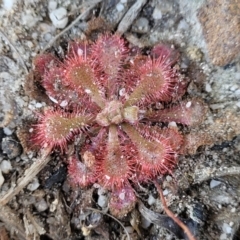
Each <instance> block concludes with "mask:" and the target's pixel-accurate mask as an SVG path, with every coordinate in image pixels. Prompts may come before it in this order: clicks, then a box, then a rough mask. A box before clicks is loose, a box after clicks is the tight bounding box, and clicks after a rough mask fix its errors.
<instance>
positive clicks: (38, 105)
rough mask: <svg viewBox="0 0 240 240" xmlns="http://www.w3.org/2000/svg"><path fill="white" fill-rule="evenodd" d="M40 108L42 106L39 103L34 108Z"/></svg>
mask: <svg viewBox="0 0 240 240" xmlns="http://www.w3.org/2000/svg"><path fill="white" fill-rule="evenodd" d="M42 106H43V105H42V104H41V103H39V102H38V103H36V105H35V107H36V108H41V107H42Z"/></svg>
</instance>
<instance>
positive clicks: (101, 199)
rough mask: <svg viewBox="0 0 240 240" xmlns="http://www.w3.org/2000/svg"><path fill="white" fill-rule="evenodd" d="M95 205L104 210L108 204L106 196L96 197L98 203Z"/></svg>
mask: <svg viewBox="0 0 240 240" xmlns="http://www.w3.org/2000/svg"><path fill="white" fill-rule="evenodd" d="M97 203H98V205H99V206H100V207H101V208H106V207H107V204H108V199H107V196H106V195H100V196H99V197H98V202H97Z"/></svg>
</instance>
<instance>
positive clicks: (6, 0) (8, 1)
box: [2, 0, 15, 11]
mask: <svg viewBox="0 0 240 240" xmlns="http://www.w3.org/2000/svg"><path fill="white" fill-rule="evenodd" d="M14 2H15V0H3V1H2V6H3V8H4V9H6V10H7V11H10V10H12V7H13V5H14Z"/></svg>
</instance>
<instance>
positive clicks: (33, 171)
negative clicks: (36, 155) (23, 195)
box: [0, 149, 51, 208]
mask: <svg viewBox="0 0 240 240" xmlns="http://www.w3.org/2000/svg"><path fill="white" fill-rule="evenodd" d="M50 151H51V150H50V149H46V150H45V151H44V153H43V155H42V157H41V158H40V159H37V160H36V162H34V163H33V164H32V165H31V167H29V168H28V169H27V170H26V171H25V173H24V175H23V176H22V177H21V178H20V179H18V183H17V186H16V187H15V188H10V190H9V191H8V192H7V193H6V194H5V195H4V196H3V197H2V198H0V208H2V206H4V205H6V204H7V203H8V202H9V201H11V199H12V198H13V197H14V196H15V195H17V194H18V193H19V192H20V191H21V190H22V189H23V188H24V187H25V186H26V185H27V184H28V183H29V182H31V181H32V179H33V178H34V177H35V176H36V175H37V174H38V173H39V172H40V171H41V170H42V169H43V168H44V167H45V166H46V165H47V163H48V162H49V161H50V159H51V158H50V156H49V154H50Z"/></svg>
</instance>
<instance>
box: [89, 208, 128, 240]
mask: <svg viewBox="0 0 240 240" xmlns="http://www.w3.org/2000/svg"><path fill="white" fill-rule="evenodd" d="M86 209H88V210H92V211H94V212H98V213H102V214H104V215H106V216H108V217H110V218H112V219H113V220H115V221H116V222H117V223H119V225H120V226H121V227H122V228H123V230H124V231H125V232H126V235H127V238H128V240H131V238H130V236H129V233H128V231H127V229H126V228H125V227H124V225H123V224H122V223H121V222H120V221H119V220H118V219H117V218H115V217H114V216H112V215H110V214H108V213H105V212H103V211H101V210H98V209H95V208H90V207H87V208H86Z"/></svg>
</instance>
